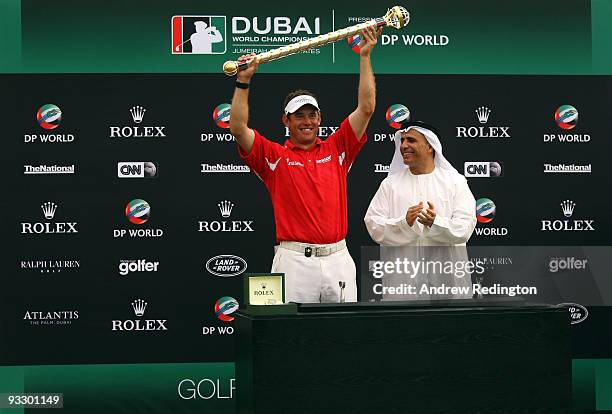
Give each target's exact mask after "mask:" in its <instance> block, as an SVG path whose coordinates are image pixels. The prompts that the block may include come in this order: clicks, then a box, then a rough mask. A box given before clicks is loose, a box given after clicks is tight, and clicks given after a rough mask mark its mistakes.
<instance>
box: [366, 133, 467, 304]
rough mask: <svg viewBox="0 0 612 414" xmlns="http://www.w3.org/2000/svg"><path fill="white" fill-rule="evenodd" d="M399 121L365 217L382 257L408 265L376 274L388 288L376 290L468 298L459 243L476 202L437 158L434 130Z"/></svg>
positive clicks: (386, 296)
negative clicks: (390, 155)
mask: <svg viewBox="0 0 612 414" xmlns="http://www.w3.org/2000/svg"><path fill="white" fill-rule="evenodd" d="M405 126H406V128H404V129H402V130H400V131H398V132H396V134H395V148H396V149H395V153H394V156H393V160H392V161H391V165H390V168H389V175H388V177H387V178H385V180H383V182H382V183H381V185H380V188H379V189H378V191H377V192H376V194H375V195H374V198H373V199H372V201H371V203H370V206H369V208H368V211H367V213H366V215H365V218H364V221H365V224H366V227H367V229H368V232H369V233H370V236H371V237H372V239H373V240H374V241H376V242H377V243H378V244H380V245H381V261H387V262H389V261H393V262H396V263H397V259H400V262H401V263H403V264H406V263H407V262H411V263H413V264H411V265H410V266H409V267H406V266H403V267H401V268H398V270H396V271H394V272H391V273H387V274H385V275H384V276H383V277H382V284H383V286H386V287H391V288H393V289H386V290H384V291H383V300H412V299H419V300H420V299H450V298H453V299H456V298H471V297H472V282H471V275H470V270H469V269H470V267H469V265H468V257H467V250H466V247H465V243H466V242H467V241H468V240H469V238H470V236H471V235H472V232H473V231H474V228H475V226H476V213H475V210H476V201H475V199H474V196H473V195H472V192H471V191H470V189H469V187H468V185H467V180H466V179H465V177H463V176H462V175H461V174H459V173H458V172H457V170H456V169H455V168H454V167H453V166H452V165H451V164H450V163H449V162H448V160H446V158H444V156H443V154H442V145H441V144H440V140H439V138H438V134H437V132H436V130H435V128H434V127H432V126H430V125H428V124H425V123H422V122H409V123H407V124H406V125H405ZM419 263H420V264H419ZM415 266H418V267H415ZM410 286H412V288H411V287H410ZM432 287H433V288H437V289H432ZM453 287H454V288H455V289H452V288H453ZM389 292H393V293H389Z"/></svg>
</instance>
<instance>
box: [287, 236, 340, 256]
mask: <svg viewBox="0 0 612 414" xmlns="http://www.w3.org/2000/svg"><path fill="white" fill-rule="evenodd" d="M280 247H282V248H283V249H288V250H293V251H294V252H298V253H304V256H306V257H310V256H313V255H314V256H315V257H321V256H329V255H330V254H333V253H336V252H339V251H340V250H344V249H346V240H340V241H339V242H337V243H332V244H307V243H298V242H292V241H282V242H280Z"/></svg>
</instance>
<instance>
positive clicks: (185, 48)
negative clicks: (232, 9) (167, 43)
mask: <svg viewBox="0 0 612 414" xmlns="http://www.w3.org/2000/svg"><path fill="white" fill-rule="evenodd" d="M171 24H172V54H173V55H182V54H193V55H222V54H224V53H225V50H226V33H227V32H226V28H225V16H173V17H172V23H171Z"/></svg>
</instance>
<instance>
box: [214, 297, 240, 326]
mask: <svg viewBox="0 0 612 414" xmlns="http://www.w3.org/2000/svg"><path fill="white" fill-rule="evenodd" d="M237 310H238V301H237V300H236V299H234V298H233V297H231V296H223V297H222V298H220V299H219V300H218V301H216V302H215V316H216V317H217V318H219V319H221V320H222V321H224V322H231V321H233V320H234V317H233V316H231V315H232V313H234V312H236V311H237Z"/></svg>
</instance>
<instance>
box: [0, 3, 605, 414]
mask: <svg viewBox="0 0 612 414" xmlns="http://www.w3.org/2000/svg"><path fill="white" fill-rule="evenodd" d="M413 3H414V4H411V5H406V6H409V10H410V11H411V12H412V18H413V22H412V23H411V24H410V25H409V26H408V28H406V29H405V30H403V31H401V32H395V33H393V32H392V31H391V30H387V31H385V35H386V36H387V37H385V38H383V39H381V45H380V46H379V47H378V48H377V49H376V51H375V52H374V58H373V64H374V69H375V72H376V73H377V86H378V103H377V109H376V112H375V114H374V116H373V118H372V121H371V123H370V126H369V128H368V137H369V141H368V143H367V145H366V146H365V147H364V149H363V150H362V152H361V153H360V155H359V156H358V158H357V160H356V161H355V163H354V165H353V166H352V169H351V172H350V174H349V179H348V206H349V229H350V230H349V235H348V238H347V242H348V245H349V249H350V250H351V252H352V254H353V257H354V258H355V261H356V262H357V263H360V264H361V266H359V267H361V272H360V275H359V279H360V280H359V282H360V288H361V298H362V299H363V300H377V299H378V298H377V297H376V296H375V295H372V287H371V285H372V283H373V282H374V278H373V276H372V273H371V270H372V269H371V268H370V267H369V264H368V263H369V260H370V259H372V257H370V256H371V255H370V253H369V252H370V250H368V249H367V247H368V246H374V245H375V244H374V243H373V242H372V241H371V239H370V238H369V236H368V234H367V231H366V229H365V227H364V225H363V216H364V213H365V211H366V209H367V207H368V204H369V202H370V200H371V198H372V196H373V194H374V193H375V192H376V190H377V188H378V186H379V184H380V182H381V181H382V180H383V179H384V178H385V177H386V168H387V165H388V163H389V161H390V159H391V157H392V154H393V151H394V146H393V141H392V139H393V134H394V132H395V131H396V129H395V128H396V127H397V121H398V120H399V119H401V117H402V116H405V115H406V114H407V112H410V113H411V116H412V118H413V119H418V120H424V121H428V122H430V123H433V124H435V125H437V126H438V128H439V129H440V131H441V135H442V143H443V146H444V151H445V155H446V156H447V158H448V159H449V160H450V161H451V162H452V163H453V165H454V166H455V167H456V168H457V169H458V170H459V171H460V172H461V173H463V174H465V175H466V177H468V182H469V185H470V188H471V190H472V192H473V194H474V196H475V197H476V199H477V200H478V203H477V204H478V206H477V211H475V214H477V217H478V225H477V229H476V232H475V233H474V235H473V236H472V238H471V240H470V243H469V244H470V245H471V246H472V247H473V250H471V252H470V253H471V254H472V255H473V256H476V257H479V258H483V260H485V261H486V263H487V269H491V273H490V275H489V276H487V275H485V279H484V284H485V285H486V284H489V285H494V284H495V283H503V282H507V281H509V280H513V281H518V282H520V283H521V284H522V285H528V284H529V283H530V282H533V284H534V285H538V286H539V287H540V291H539V293H538V294H536V295H531V296H529V297H528V299H529V300H531V301H541V302H548V303H569V304H573V305H571V306H570V308H571V309H572V315H573V317H575V318H576V321H580V322H579V323H576V324H574V325H573V326H572V330H573V333H574V339H573V351H574V378H575V381H574V388H575V399H574V404H575V408H577V409H585V410H594V409H598V410H602V411H603V410H612V395H611V394H610V392H609V383H610V378H612V365H611V364H610V361H611V360H612V353H611V351H610V349H612V334H610V330H609V325H610V323H611V322H612V311H611V309H612V308H610V306H612V286H610V277H609V276H610V275H609V271H607V270H606V268H607V264H606V258H607V257H609V255H610V249H611V248H610V247H609V244H610V242H609V236H608V233H609V230H610V229H611V228H612V223H611V218H610V215H609V214H607V213H608V210H609V209H608V208H607V206H609V205H610V203H611V202H612V196H611V195H610V194H609V191H606V189H607V187H608V183H609V180H607V179H606V177H607V169H608V167H607V165H608V163H607V158H608V157H607V155H608V154H609V152H610V150H611V149H612V144H611V143H610V137H611V136H612V125H611V124H610V122H609V116H608V108H609V107H610V104H611V103H612V102H611V98H610V96H611V95H610V92H611V91H612V78H611V77H610V76H609V75H610V74H612V65H611V63H610V56H609V53H608V52H607V51H604V49H603V46H602V45H603V43H604V42H603V40H602V39H604V38H605V36H608V35H609V33H608V32H606V31H607V30H609V29H608V28H607V26H605V27H604V25H603V23H602V22H603V21H604V20H605V19H609V18H610V17H612V10H610V7H609V6H608V5H606V4H605V2H601V1H595V0H593V1H591V2H589V1H561V2H559V1H555V2H546V1H545V2H538V4H533V2H530V3H529V7H527V4H526V2H524V1H518V2H514V3H512V4H509V5H496V6H495V7H494V8H493V7H492V6H491V5H490V4H488V3H486V2H484V1H479V0H473V1H470V2H468V3H465V4H462V6H461V7H459V6H457V5H456V4H454V3H451V2H447V1H440V2H425V1H415V2H413ZM389 5H391V4H389ZM145 6H146V7H145ZM285 6H286V5H282V7H285ZM310 6H311V7H309V8H308V9H309V10H308V12H305V13H304V14H302V13H301V12H300V11H297V10H287V11H284V10H281V9H279V7H280V6H279V5H278V4H276V5H270V6H261V7H262V8H258V9H257V10H255V9H254V8H253V7H251V8H248V7H244V5H243V4H239V3H236V4H233V5H228V6H227V9H222V8H220V7H217V8H214V9H213V8H210V9H209V8H207V7H203V6H202V3H201V2H191V1H187V0H184V1H183V0H182V1H179V2H178V3H177V2H174V3H173V4H171V5H167V4H165V2H147V3H146V4H145V3H144V2H139V1H136V2H132V3H130V4H129V5H128V6H126V5H125V4H120V3H119V2H108V3H107V4H106V5H105V8H104V9H102V10H100V9H99V8H96V9H94V8H88V6H83V5H81V4H80V3H78V2H73V1H62V2H59V3H58V4H54V6H53V13H54V16H55V17H57V19H48V13H49V10H48V9H47V8H44V7H42V8H41V7H40V4H38V3H37V2H34V1H25V0H24V1H22V2H18V1H7V2H3V5H2V6H0V7H2V12H3V13H1V14H0V15H2V16H3V17H2V25H1V27H2V28H1V29H0V30H1V31H2V32H3V34H5V36H4V39H3V41H2V43H1V45H2V51H3V53H4V54H3V60H2V62H0V65H2V66H0V70H1V71H2V72H3V74H2V75H1V76H0V88H1V90H3V91H5V98H4V100H3V102H2V103H1V104H0V105H2V113H3V114H5V122H4V129H5V134H4V135H5V137H6V139H5V140H4V146H5V148H4V150H3V151H2V152H0V157H1V163H0V164H1V166H0V171H1V172H2V173H3V176H4V177H5V178H6V179H5V181H4V192H5V197H3V198H2V200H0V209H1V213H2V217H3V221H2V230H3V231H2V236H1V237H2V241H3V246H4V247H3V255H2V258H3V270H2V272H1V276H0V277H1V281H2V289H0V315H2V316H1V317H0V365H2V366H0V394H1V393H13V392H30V393H64V400H63V404H64V410H68V412H75V413H76V412H84V411H88V412H95V410H96V409H99V410H100V412H102V410H103V411H105V412H108V411H109V410H110V411H119V412H121V410H124V412H134V411H137V410H138V409H141V407H147V411H151V412H160V413H161V412H167V411H169V410H170V411H177V412H179V411H180V412H201V411H202V410H203V409H208V410H216V409H220V410H225V411H227V412H233V410H234V405H233V404H234V403H233V397H234V395H235V389H236V388H238V389H239V385H237V384H234V381H233V358H234V346H235V345H234V341H233V337H232V336H233V334H234V327H233V322H232V321H233V316H232V312H233V311H234V310H235V309H236V302H239V301H241V299H242V293H241V287H242V278H241V275H242V274H243V273H244V272H245V271H247V272H249V271H267V270H269V268H270V264H271V261H272V256H273V245H274V241H275V240H274V219H273V212H272V207H271V203H270V199H269V196H268V194H267V192H266V190H265V187H264V186H263V184H262V183H261V182H260V181H259V179H258V178H257V177H256V176H255V175H254V174H252V173H250V172H249V170H248V168H247V167H245V166H244V165H243V164H242V162H241V160H240V158H239V156H238V154H237V151H236V144H235V140H234V138H233V137H232V136H231V134H230V132H229V129H228V121H229V109H230V105H231V95H232V92H233V78H229V77H226V76H225V75H223V74H220V73H219V72H220V66H221V64H222V62H223V61H225V60H228V59H231V58H234V57H235V56H236V55H237V54H238V53H242V52H243V51H246V50H251V49H257V50H267V49H269V48H271V47H273V46H277V45H281V44H286V43H288V42H290V41H294V40H296V39H294V38H300V39H301V38H303V37H312V36H316V35H317V34H322V33H326V32H328V31H330V30H332V29H333V28H336V29H337V28H341V27H344V26H347V25H350V24H356V23H358V22H359V21H360V20H363V18H364V17H372V16H379V15H382V14H384V11H385V9H386V5H385V7H383V6H377V7H376V8H374V7H372V8H371V9H370V8H367V7H357V8H351V9H349V8H344V9H335V10H332V9H330V8H329V6H328V5H321V6H318V5H317V3H314V4H310ZM266 7H267V8H268V10H266V9H265V8H266ZM379 7H380V10H379ZM526 9H529V13H525V12H524V10H526ZM145 10H146V11H145ZM441 10H442V11H444V13H442V12H441ZM4 16H6V18H5V17H4ZM5 19H6V20H5ZM570 21H571V22H572V24H567V22H570ZM196 22H202V23H196ZM564 22H565V23H564ZM5 23H6V24H5ZM393 35H396V36H397V38H395V37H393ZM297 40H299V39H297ZM500 52H501V53H500ZM357 70H358V56H357V54H355V53H354V52H353V51H352V50H351V46H350V45H349V42H347V41H343V42H339V43H337V44H336V45H334V46H333V47H332V46H326V47H323V48H321V49H319V50H318V51H317V50H315V51H311V53H308V54H306V53H305V54H303V55H300V56H292V57H289V58H287V59H285V60H283V61H280V62H276V63H272V64H269V65H265V66H262V70H261V73H259V74H258V75H257V76H256V78H254V79H253V82H252V86H251V114H250V115H251V122H250V123H251V125H252V126H253V127H255V128H256V129H258V130H259V131H260V132H261V133H262V134H263V135H265V136H267V137H270V138H271V139H273V140H275V141H277V142H279V143H282V142H283V141H284V140H285V139H286V138H287V135H288V134H287V131H286V130H285V128H284V127H283V126H282V124H281V122H280V117H281V114H282V102H283V99H284V96H285V94H286V93H288V92H289V91H291V90H294V89H297V88H307V89H310V90H312V91H313V92H315V93H316V94H317V95H318V96H319V102H320V104H321V108H322V111H323V115H322V116H323V120H322V124H321V130H320V131H319V135H320V136H321V137H322V138H325V137H327V136H329V135H330V134H331V133H332V132H333V131H334V130H335V129H336V128H337V127H338V126H339V124H340V122H341V121H342V120H343V119H344V118H345V117H346V116H347V115H348V114H349V113H350V112H351V111H352V110H353V109H354V107H355V105H356V87H357V81H358V76H357V75H356V71H357ZM189 72H193V73H189ZM287 191H293V190H292V189H287ZM15 201H18V204H15ZM508 246H512V247H508ZM517 246H530V247H529V248H525V247H517ZM551 246H557V247H551ZM492 269H495V271H494V272H493V270H492ZM517 275H520V276H517ZM530 275H534V276H533V280H530ZM547 278H548V279H547ZM536 279H537V280H536ZM519 328H520V327H517V329H519ZM236 346H240V344H236ZM117 378H120V379H121V381H118V380H117ZM606 384H608V388H607V391H606V386H607V385H606ZM236 385H237V386H236ZM93 389H95V390H96V395H98V396H99V399H97V398H93V397H92V398H90V397H91V396H92V395H93V391H92V390H93ZM89 403H95V405H96V407H99V408H88V407H86V405H87V404H89ZM40 410H43V411H44V410H45V408H40ZM26 411H27V410H26ZM0 412H3V408H2V405H1V403H0ZM11 412H16V411H13V410H11Z"/></svg>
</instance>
